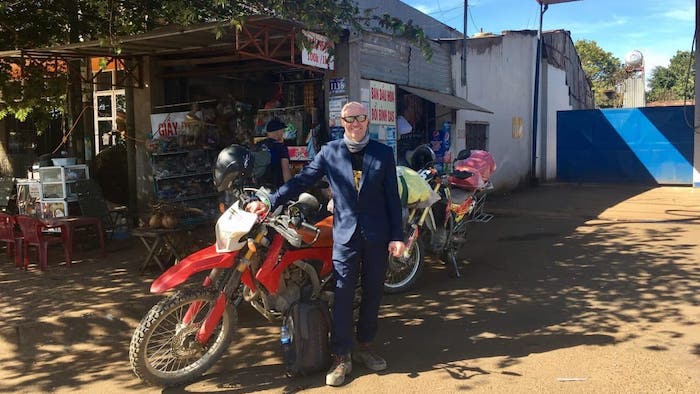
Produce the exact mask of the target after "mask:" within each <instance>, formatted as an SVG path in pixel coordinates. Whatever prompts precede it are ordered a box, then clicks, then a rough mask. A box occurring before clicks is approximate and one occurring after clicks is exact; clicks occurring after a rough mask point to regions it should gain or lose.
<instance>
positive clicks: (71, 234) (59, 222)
mask: <svg viewBox="0 0 700 394" xmlns="http://www.w3.org/2000/svg"><path fill="white" fill-rule="evenodd" d="M41 221H42V222H43V223H44V224H45V225H47V226H49V227H58V228H60V229H61V235H62V236H63V237H64V240H65V241H64V242H65V244H66V266H67V267H70V263H71V261H72V258H73V246H74V242H75V229H76V228H78V227H87V226H94V227H95V228H96V229H97V234H98V235H99V237H100V250H101V251H102V255H104V254H105V240H104V233H103V232H102V220H101V219H100V218H96V217H91V216H64V217H58V218H50V219H41Z"/></svg>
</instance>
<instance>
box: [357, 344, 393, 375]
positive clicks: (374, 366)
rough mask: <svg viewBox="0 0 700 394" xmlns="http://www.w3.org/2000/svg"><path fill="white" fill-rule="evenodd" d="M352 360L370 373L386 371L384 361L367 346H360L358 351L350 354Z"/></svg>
mask: <svg viewBox="0 0 700 394" xmlns="http://www.w3.org/2000/svg"><path fill="white" fill-rule="evenodd" d="M352 358H353V359H354V360H355V361H357V362H358V363H362V364H364V365H365V366H366V367H367V368H369V369H371V370H372V371H383V370H385V369H386V360H384V359H383V358H382V357H381V356H379V355H378V354H377V353H375V352H374V351H373V350H372V349H371V348H370V347H369V346H367V345H360V346H359V347H358V349H357V350H355V351H354V352H353V353H352Z"/></svg>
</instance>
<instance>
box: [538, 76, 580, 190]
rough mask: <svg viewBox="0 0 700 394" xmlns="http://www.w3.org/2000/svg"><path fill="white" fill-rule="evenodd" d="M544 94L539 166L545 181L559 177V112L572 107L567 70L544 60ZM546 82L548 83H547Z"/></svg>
mask: <svg viewBox="0 0 700 394" xmlns="http://www.w3.org/2000/svg"><path fill="white" fill-rule="evenodd" d="M542 71H543V72H542V81H543V89H542V93H543V96H542V98H541V101H542V108H546V111H543V112H542V115H541V117H540V121H541V122H542V124H541V125H540V126H541V130H543V132H541V133H540V137H541V139H540V145H539V147H540V149H538V152H539V159H538V166H537V168H538V169H539V171H540V173H539V177H540V178H541V179H544V180H545V181H554V180H556V178H557V112H558V111H568V110H571V109H572V106H571V105H570V104H569V90H568V88H567V85H566V72H565V71H564V70H560V69H558V68H556V67H552V66H551V65H547V63H546V62H542ZM545 84H546V85H545Z"/></svg>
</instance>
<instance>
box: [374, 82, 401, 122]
mask: <svg viewBox="0 0 700 394" xmlns="http://www.w3.org/2000/svg"><path fill="white" fill-rule="evenodd" d="M369 106H370V108H369V114H370V117H369V120H370V123H372V124H377V125H387V126H396V86H395V85H393V84H390V83H384V82H379V81H369Z"/></svg>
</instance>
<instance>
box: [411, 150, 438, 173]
mask: <svg viewBox="0 0 700 394" xmlns="http://www.w3.org/2000/svg"><path fill="white" fill-rule="evenodd" d="M408 162H409V163H410V164H411V165H410V167H411V168H412V169H414V170H416V171H418V170H421V169H423V168H424V167H425V166H427V165H428V164H430V165H434V164H435V152H433V150H432V149H430V147H429V146H428V145H420V146H418V147H417V148H416V149H415V150H414V151H413V154H412V155H411V157H410V158H409V159H408Z"/></svg>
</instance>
